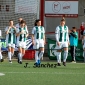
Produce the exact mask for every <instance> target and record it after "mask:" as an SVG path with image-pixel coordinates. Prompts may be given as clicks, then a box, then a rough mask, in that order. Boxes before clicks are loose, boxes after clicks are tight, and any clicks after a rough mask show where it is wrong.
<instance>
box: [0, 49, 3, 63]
mask: <svg viewBox="0 0 85 85" xmlns="http://www.w3.org/2000/svg"><path fill="white" fill-rule="evenodd" d="M0 61H1V62H3V61H4V60H3V56H2V53H1V48H0Z"/></svg>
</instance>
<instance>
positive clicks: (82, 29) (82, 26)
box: [80, 22, 85, 36]
mask: <svg viewBox="0 0 85 85" xmlns="http://www.w3.org/2000/svg"><path fill="white" fill-rule="evenodd" d="M84 24H85V23H84V22H82V24H81V26H80V31H81V35H82V36H83V32H84V28H85V27H84Z"/></svg>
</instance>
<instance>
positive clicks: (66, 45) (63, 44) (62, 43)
mask: <svg viewBox="0 0 85 85" xmlns="http://www.w3.org/2000/svg"><path fill="white" fill-rule="evenodd" d="M62 48H68V42H60V46H58V45H56V49H62Z"/></svg>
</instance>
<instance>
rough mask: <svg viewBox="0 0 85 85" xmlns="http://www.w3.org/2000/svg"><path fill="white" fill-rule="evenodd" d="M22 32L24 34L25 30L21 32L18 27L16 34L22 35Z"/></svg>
mask: <svg viewBox="0 0 85 85" xmlns="http://www.w3.org/2000/svg"><path fill="white" fill-rule="evenodd" d="M21 34H24V31H23V30H22V31H21V32H20V31H19V29H16V36H20V35H21Z"/></svg>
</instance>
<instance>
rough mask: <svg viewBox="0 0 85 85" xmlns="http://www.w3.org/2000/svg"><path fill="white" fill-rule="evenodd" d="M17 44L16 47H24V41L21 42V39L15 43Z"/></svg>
mask: <svg viewBox="0 0 85 85" xmlns="http://www.w3.org/2000/svg"><path fill="white" fill-rule="evenodd" d="M17 46H18V47H21V48H26V42H21V41H19V42H18V43H17Z"/></svg>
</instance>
